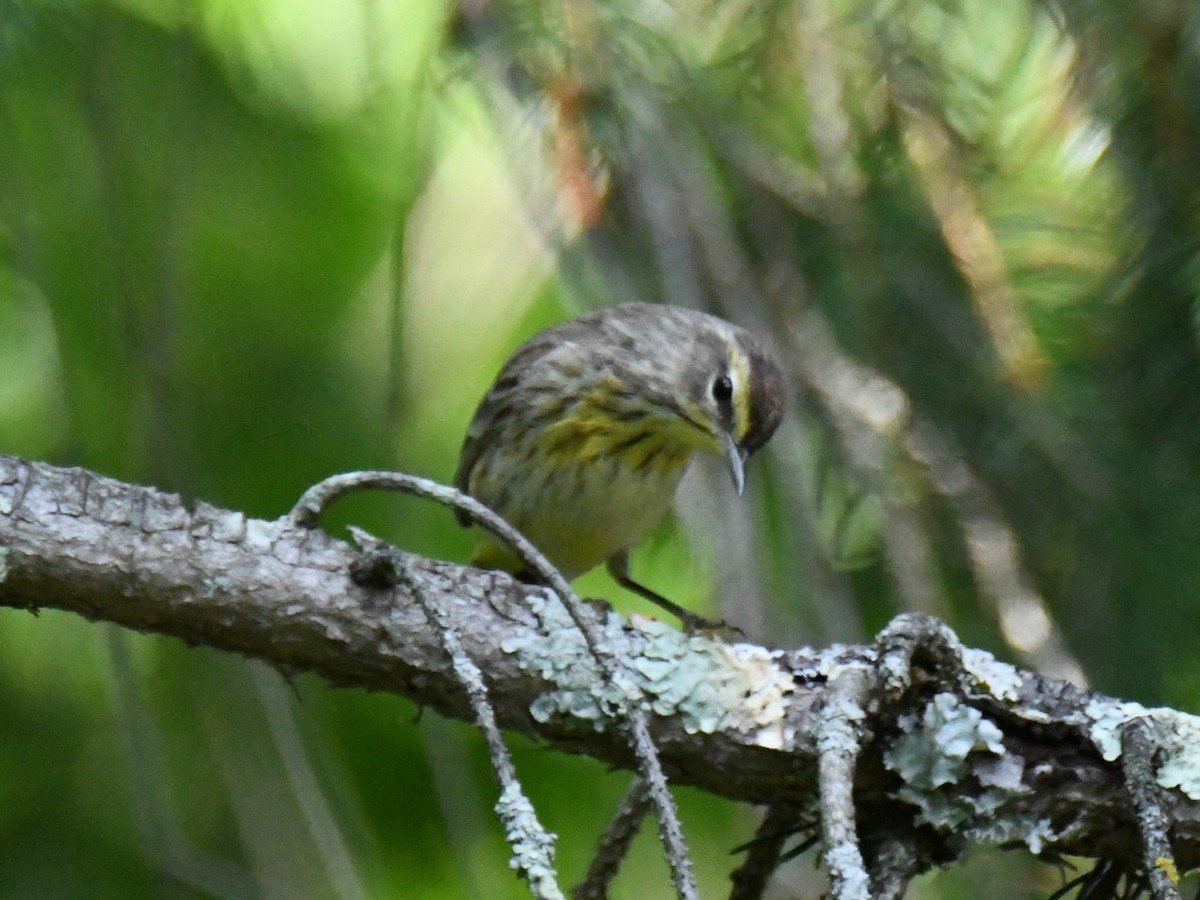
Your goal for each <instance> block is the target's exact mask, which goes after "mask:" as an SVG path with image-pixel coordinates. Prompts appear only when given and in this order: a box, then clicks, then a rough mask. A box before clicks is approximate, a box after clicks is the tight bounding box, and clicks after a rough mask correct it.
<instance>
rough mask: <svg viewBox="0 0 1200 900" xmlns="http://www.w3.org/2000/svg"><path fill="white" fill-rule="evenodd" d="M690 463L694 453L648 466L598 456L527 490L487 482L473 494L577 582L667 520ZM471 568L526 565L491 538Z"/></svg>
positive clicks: (557, 469) (683, 452)
mask: <svg viewBox="0 0 1200 900" xmlns="http://www.w3.org/2000/svg"><path fill="white" fill-rule="evenodd" d="M690 458H691V450H690V448H687V449H684V448H680V450H679V451H678V452H676V453H673V454H669V455H668V454H664V455H663V456H662V458H661V459H659V460H655V462H654V464H652V465H649V466H644V467H638V466H636V465H628V464H626V461H625V460H623V459H620V458H614V457H609V458H604V457H601V458H599V459H594V460H592V461H591V462H589V463H587V464H584V465H579V466H572V465H566V466H563V465H558V466H556V467H555V468H554V474H553V475H552V476H551V477H548V478H544V479H540V480H539V479H532V480H523V481H522V483H523V484H525V489H524V490H517V489H516V485H515V482H514V483H513V484H509V485H507V486H506V485H504V484H500V483H498V482H492V481H491V480H489V479H487V478H486V477H485V478H482V479H480V482H479V484H477V485H473V486H472V487H473V489H472V493H473V494H474V495H475V496H476V497H477V498H478V499H479V500H481V501H482V502H483V503H485V504H487V505H488V506H491V507H492V508H493V509H495V510H496V511H497V512H498V513H500V515H502V516H503V517H504V518H505V519H506V520H507V521H508V522H509V523H511V524H512V525H514V526H515V527H516V528H517V529H518V530H520V531H521V533H522V534H524V535H525V536H526V537H527V538H529V540H530V541H532V542H533V544H534V546H536V547H537V548H538V549H539V550H541V551H542V553H544V554H545V555H546V557H547V558H548V559H549V560H550V561H551V562H552V563H554V565H555V566H556V567H557V568H558V569H559V570H560V571H562V573H563V574H564V575H565V576H566V577H567V578H574V577H576V576H577V575H581V574H583V573H584V572H586V571H588V570H589V569H591V568H594V567H595V566H597V565H599V564H600V563H602V562H604V561H605V560H607V559H608V558H610V557H612V556H614V555H615V554H617V553H619V552H621V551H622V550H627V549H629V548H631V547H633V546H634V545H636V544H638V543H639V542H641V541H642V540H643V539H644V538H645V537H646V536H647V535H648V534H649V533H650V532H651V531H652V530H653V529H654V528H655V526H657V525H658V523H659V522H661V521H662V520H663V518H665V517H666V515H667V513H668V512H669V511H670V509H671V502H672V500H673V498H674V496H675V489H676V488H677V487H678V485H679V480H680V478H682V477H683V473H684V471H685V470H686V469H687V463H688V461H689V459H690ZM489 501H490V502H489ZM474 563H475V564H476V565H479V566H484V567H486V568H499V569H507V570H508V571H512V572H520V571H522V570H524V569H526V568H528V567H527V566H526V565H525V564H524V563H522V562H521V561H520V560H519V559H518V558H517V557H516V556H515V555H514V554H513V553H512V552H511V550H509V549H508V547H507V546H501V545H498V544H496V543H495V542H494V541H492V540H491V539H490V538H489V537H487V536H482V537H481V539H480V542H479V546H478V549H477V550H476V553H475V558H474Z"/></svg>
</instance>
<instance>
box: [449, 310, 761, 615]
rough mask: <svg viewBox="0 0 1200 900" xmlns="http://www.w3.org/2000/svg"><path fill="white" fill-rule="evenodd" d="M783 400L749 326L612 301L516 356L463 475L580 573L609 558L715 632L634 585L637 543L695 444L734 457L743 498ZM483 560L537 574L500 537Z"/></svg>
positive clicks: (476, 428) (471, 489)
mask: <svg viewBox="0 0 1200 900" xmlns="http://www.w3.org/2000/svg"><path fill="white" fill-rule="evenodd" d="M783 409H784V391H783V376H782V374H781V373H780V370H779V367H778V366H777V365H776V363H775V362H774V360H772V359H771V358H770V356H768V355H767V353H766V351H764V349H763V348H762V346H761V344H759V342H758V341H757V340H756V339H755V338H754V336H753V335H751V334H750V333H749V332H747V331H745V330H744V329H742V328H738V327H737V326H735V325H731V324H730V323H728V322H726V321H724V320H723V319H719V318H717V317H716V316H711V315H708V314H707V313H703V312H699V311H697V310H692V309H683V308H680V307H674V306H662V305H655V304H648V303H630V304H625V305H621V306H613V307H608V308H605V309H601V310H598V311H596V312H592V313H590V314H588V315H585V316H582V317H580V318H578V319H575V320H573V321H570V322H565V323H563V324H561V325H556V326H554V327H552V328H548V329H546V330H544V331H542V332H539V333H538V334H536V335H534V336H533V337H532V338H530V339H529V340H528V341H527V342H526V343H525V344H523V345H522V346H521V347H519V348H518V349H517V351H516V352H515V353H513V355H512V356H511V357H509V359H508V361H507V362H506V363H505V364H504V367H503V368H502V369H501V370H500V374H499V375H497V376H496V381H495V383H494V384H493V385H492V387H491V389H490V390H489V391H488V392H487V394H486V395H485V396H484V398H483V400H482V402H480V404H479V409H478V410H476V412H475V417H474V418H473V419H472V420H471V424H470V426H469V427H468V428H467V435H466V438H465V440H464V441H463V447H462V453H461V456H460V458H459V464H458V472H457V474H456V475H455V476H454V484H455V486H456V487H458V488H459V489H460V490H462V491H465V492H466V493H468V494H470V495H471V496H473V497H474V498H475V499H477V500H479V501H480V502H482V503H483V504H484V505H485V506H488V507H490V508H491V509H492V510H494V511H495V512H497V513H499V514H500V516H501V517H503V518H504V519H505V520H506V521H508V522H509V523H510V524H511V525H513V526H514V527H516V528H517V529H518V530H519V531H520V532H521V533H522V534H524V535H525V536H526V537H527V538H529V540H530V541H531V542H532V543H533V544H534V546H536V547H537V548H538V549H539V550H541V551H542V553H543V554H545V556H546V557H547V558H548V559H549V560H550V561H551V562H552V563H554V565H555V566H556V567H557V568H558V569H559V570H560V571H561V572H562V573H563V575H565V576H566V577H567V578H568V579H571V578H575V577H576V576H577V575H581V574H583V573H584V572H586V571H588V570H589V569H592V568H593V567H595V566H597V565H599V564H600V563H602V562H606V563H607V564H608V570H609V572H610V573H611V574H612V576H613V578H614V579H616V581H617V583H618V584H620V585H622V586H623V587H625V588H627V589H629V590H631V591H634V592H635V593H637V594H640V595H641V596H642V597H644V598H646V599H647V600H650V601H652V602H653V603H656V604H658V605H659V606H661V607H662V608H663V609H665V610H667V611H668V612H670V613H671V614H672V615H674V616H676V617H677V618H678V619H679V620H680V622H681V623H682V624H683V625H684V627H685V628H686V629H688V630H689V631H691V630H695V629H697V628H716V627H719V624H720V623H712V622H708V621H707V620H705V619H703V618H702V617H700V616H698V615H696V614H694V613H691V612H689V611H688V610H686V609H684V608H683V607H681V606H679V605H677V604H675V603H673V602H671V601H670V600H668V599H667V598H665V597H663V596H661V595H660V594H658V593H656V592H655V591H652V590H651V589H649V588H647V587H645V586H643V585H641V584H639V583H638V582H636V581H634V580H633V579H632V578H631V577H630V574H629V550H630V548H632V547H633V546H635V545H637V544H638V543H640V542H641V541H642V540H643V539H644V538H645V537H646V536H647V535H648V534H649V533H650V532H651V531H652V530H653V529H654V527H655V526H656V525H658V523H659V522H661V521H662V520H663V518H664V517H665V516H666V515H667V513H668V512H669V511H670V508H671V503H672V500H673V498H674V496H675V489H676V488H677V487H678V485H679V480H680V479H681V478H682V477H683V473H684V471H685V470H686V469H687V466H688V463H689V462H690V461H691V459H692V456H693V455H694V454H695V452H696V451H697V450H703V451H706V452H709V453H714V454H718V455H721V456H724V458H725V461H726V462H727V463H728V465H729V472H730V475H731V476H732V477H733V484H734V487H735V488H736V489H737V491H738V493H739V494H740V493H741V492H742V489H743V487H744V485H745V464H746V460H747V459H749V457H750V456H751V454H753V453H754V452H755V451H756V450H758V449H759V448H760V447H762V446H763V444H765V443H766V442H767V440H768V439H769V438H770V437H771V435H772V434H773V433H774V431H775V429H776V427H777V426H778V425H779V422H780V419H781V418H782V417H783ZM459 518H460V521H462V523H463V524H464V525H467V524H469V522H468V520H467V518H466V517H465V516H461V515H460V517H459ZM473 563H474V565H477V566H481V567H483V568H492V569H505V570H507V571H509V572H513V573H514V574H516V575H518V577H529V575H530V573H529V572H528V571H527V569H526V568H525V567H524V565H523V563H522V562H521V560H520V559H518V558H517V557H516V555H514V553H513V552H512V550H511V548H509V547H507V546H506V545H504V544H502V543H497V542H496V541H494V540H493V539H491V538H490V537H488V536H481V538H480V541H479V545H478V547H477V549H476V553H475V557H474V559H473Z"/></svg>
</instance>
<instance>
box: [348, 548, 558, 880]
mask: <svg viewBox="0 0 1200 900" xmlns="http://www.w3.org/2000/svg"><path fill="white" fill-rule="evenodd" d="M352 533H353V534H354V539H355V540H356V541H357V542H358V543H359V545H360V546H361V547H363V551H364V554H367V555H370V556H372V557H374V558H375V559H381V558H387V559H388V560H390V562H391V565H392V566H393V569H392V571H393V572H394V574H395V576H396V580H397V583H399V584H400V585H402V586H403V587H405V588H407V589H408V590H409V591H410V592H411V593H412V595H413V597H415V598H416V600H417V603H418V604H420V606H421V609H422V610H423V611H424V612H425V615H427V616H428V617H429V620H430V621H431V622H433V623H434V625H435V626H436V627H437V629H438V631H439V633H440V635H441V640H442V646H443V647H444V648H445V650H446V654H447V656H449V658H450V664H451V666H452V668H453V670H454V675H455V678H456V679H457V680H458V683H459V684H460V685H461V686H462V688H463V691H464V692H465V693H466V695H467V700H468V702H469V703H470V704H471V711H472V713H473V714H474V717H475V724H476V725H477V726H479V730H480V731H481V732H482V733H483V739H484V743H486V744H487V750H488V757H489V758H490V759H491V762H492V770H493V771H494V772H495V773H496V780H497V781H498V782H499V783H500V788H501V790H500V799H499V800H498V801H497V803H496V813H497V815H498V816H499V817H500V820H501V822H502V823H503V824H504V834H505V837H506V838H508V842H509V845H510V846H511V847H512V849H513V861H512V865H513V866H514V867H515V868H516V869H517V871H518V872H520V873H521V875H522V877H523V878H525V880H526V881H527V882H528V883H529V889H530V891H531V892H532V893H533V895H534V896H535V897H537V898H538V900H563V898H564V895H563V893H562V890H561V889H560V888H559V886H558V873H557V872H556V871H555V868H554V841H555V840H556V836H555V835H554V834H552V833H551V832H549V831H547V830H546V829H545V828H544V827H543V826H542V824H541V822H540V821H539V820H538V818H537V813H536V812H535V811H534V808H533V804H532V803H530V802H529V800H528V798H527V797H526V796H525V794H524V792H523V791H522V790H521V782H520V779H519V778H518V777H517V770H516V767H515V766H514V765H513V761H512V757H511V756H510V755H509V752H508V747H507V746H506V745H505V743H504V737H503V735H502V734H501V732H500V726H499V725H497V724H496V715H495V711H494V710H493V708H492V704H491V701H490V700H489V699H488V690H487V684H486V682H485V681H484V679H483V672H481V671H480V669H479V666H477V665H476V664H475V661H474V660H473V659H471V657H470V655H469V654H468V653H467V651H466V649H465V648H464V647H463V643H462V639H461V638H460V637H459V633H458V629H457V628H456V627H455V625H454V623H453V622H452V621H451V620H450V617H449V616H448V615H447V614H446V611H445V610H443V609H442V608H441V607H440V606H439V605H438V604H436V603H430V602H429V601H428V600H427V599H426V597H425V592H424V591H422V590H421V589H420V587H419V586H418V585H417V584H416V583H415V582H414V581H413V579H412V577H411V576H410V575H409V573H408V570H407V568H406V567H405V566H404V563H403V560H401V559H400V558H399V552H398V551H396V550H395V549H394V548H392V547H390V546H388V545H387V544H385V543H384V542H382V541H379V540H376V539H374V538H372V537H371V536H370V535H368V534H367V533H366V532H363V531H362V530H361V529H358V528H355V529H353V530H352Z"/></svg>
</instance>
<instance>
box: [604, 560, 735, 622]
mask: <svg viewBox="0 0 1200 900" xmlns="http://www.w3.org/2000/svg"><path fill="white" fill-rule="evenodd" d="M607 565H608V572H609V574H610V575H612V577H613V580H614V581H616V582H617V584H619V585H620V586H621V587H623V588H625V590H627V591H633V592H634V593H635V594H637V595H638V596H639V597H643V598H645V599H646V600H649V601H650V602H651V603H654V604H656V605H658V606H661V607H662V608H663V609H665V610H666V611H667V612H669V613H670V614H671V615H673V616H675V618H677V619H679V621H680V623H681V624H682V625H683V629H684V631H725V630H727V629H728V628H729V626H728V625H726V624H725V623H724V622H722V621H720V620H716V621H714V620H712V619H706V618H704V616H698V615H696V614H695V613H694V612H691V611H690V610H686V609H684V608H683V607H682V606H680V605H679V604H678V603H673V602H671V601H670V600H668V599H667V598H666V597H664V596H663V595H662V594H660V593H658V592H657V591H652V590H650V588H648V587H646V586H645V585H644V584H639V583H638V582H636V581H634V580H633V578H631V577H630V575H629V554H628V553H626V552H625V551H624V550H622V551H621V552H620V553H616V554H614V555H613V556H611V557H609V559H608V563H607Z"/></svg>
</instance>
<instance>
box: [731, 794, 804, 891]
mask: <svg viewBox="0 0 1200 900" xmlns="http://www.w3.org/2000/svg"><path fill="white" fill-rule="evenodd" d="M797 818H798V814H797V812H796V807H794V806H792V805H791V804H790V803H776V804H775V805H774V806H772V807H771V808H770V809H768V810H767V814H766V815H765V816H763V820H762V822H761V823H760V824H759V826H758V831H757V832H755V835H754V840H752V841H750V842H749V844H747V845H746V847H747V849H748V850H749V852H748V853H747V854H746V861H745V862H743V863H742V864H741V865H740V866H738V868H737V871H735V872H734V873H733V875H732V876H731V877H730V880H731V881H732V882H733V889H732V890H731V891H730V892H729V900H757V898H759V897H761V896H762V895H763V891H765V890H766V888H767V882H768V881H770V880H771V875H772V874H773V873H774V871H775V869H776V868H778V867H779V862H780V857H781V856H782V854H783V846H784V844H786V843H787V839H788V838H789V837H790V836H791V835H792V834H794V833H795V829H796V820H797Z"/></svg>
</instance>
